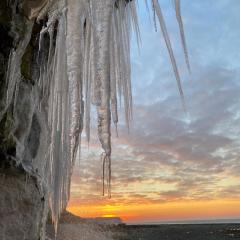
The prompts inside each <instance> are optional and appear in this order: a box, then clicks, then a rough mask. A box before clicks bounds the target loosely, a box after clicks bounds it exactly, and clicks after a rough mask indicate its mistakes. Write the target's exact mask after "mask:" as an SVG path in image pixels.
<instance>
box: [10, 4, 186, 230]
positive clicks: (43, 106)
mask: <svg viewBox="0 0 240 240" xmlns="http://www.w3.org/2000/svg"><path fill="white" fill-rule="evenodd" d="M145 1H146V3H147V0H145ZM174 3H175V10H176V16H177V21H178V23H179V27H180V33H181V37H182V44H183V49H184V53H185V57H186V63H187V66H188V68H189V70H190V64H189V60H188V54H187V47H186V41H185V36H184V31H183V23H182V19H181V14H180V0H175V1H174ZM152 6H153V12H154V20H156V19H155V18H156V17H157V18H158V20H159V23H160V27H161V30H162V33H163V37H164V40H165V42H166V46H167V49H168V52H169V56H170V59H171V62H172V66H173V70H174V73H175V76H176V80H177V83H178V87H179V91H180V95H181V98H182V102H183V104H184V98H183V90H182V87H181V82H180V75H179V71H178V67H177V63H176V60H175V57H174V53H173V50H172V46H171V41H170V38H169V35H168V32H167V28H166V24H165V21H164V17H163V14H162V11H161V7H160V5H159V2H158V0H152ZM46 14H47V15H48V22H47V23H46V26H45V27H44V28H43V29H42V31H41V33H40V41H39V55H41V52H42V51H43V50H44V49H43V48H44V46H46V44H44V41H46V35H47V36H48V38H47V41H49V42H50V43H49V49H48V61H47V63H45V64H43V65H42V66H41V71H40V77H39V81H38V86H39V89H40V92H41V103H40V106H39V108H40V110H41V111H44V112H46V115H47V122H48V124H47V125H48V130H49V136H50V145H49V148H48V151H47V153H46V158H47V161H48V166H47V167H48V168H49V170H48V169H47V171H46V172H49V174H47V175H48V176H47V177H48V181H49V182H48V185H50V186H51V191H50V196H49V198H50V207H51V211H52V218H53V221H54V223H55V226H57V222H58V218H59V216H60V213H61V211H62V210H63V209H64V208H65V207H66V204H67V201H68V199H69V188H70V178H71V174H72V168H73V165H74V162H75V159H76V154H77V150H78V148H79V146H80V138H81V132H82V129H83V125H84V127H85V130H86V136H87V140H88V141H89V140H90V127H91V126H90V112H91V105H94V106H95V107H96V109H97V115H98V136H99V140H100V143H101V146H102V149H103V153H102V162H103V194H105V184H106V185H107V190H108V191H107V193H108V196H109V197H110V196H111V190H110V187H111V121H112V122H113V123H114V124H115V126H116V130H117V124H118V103H119V102H121V101H122V100H123V103H124V108H125V118H126V123H127V126H128V127H129V121H130V120H131V117H132V95H131V81H130V76H131V69H130V65H131V64H130V36H131V32H132V30H133V31H134V32H135V33H136V36H137V39H138V42H140V32H139V27H138V18H137V10H136V0H132V1H130V0H101V1H100V0H55V1H54V0H49V1H48V3H46V5H45V7H44V8H43V9H42V11H41V12H40V13H39V15H38V20H40V19H41V18H42V17H43V16H44V15H46ZM155 15H156V17H155ZM155 26H157V24H156V23H155ZM10 63H11V62H10ZM9 84H10V85H9V87H10V90H9V91H8V96H10V97H11V96H12V95H13V93H12V88H13V87H12V76H11V75H9ZM121 97H122V99H121ZM8 101H9V99H8Z"/></svg>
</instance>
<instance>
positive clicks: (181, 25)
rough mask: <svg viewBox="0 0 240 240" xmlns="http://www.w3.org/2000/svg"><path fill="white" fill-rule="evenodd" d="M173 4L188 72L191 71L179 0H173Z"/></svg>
mask: <svg viewBox="0 0 240 240" xmlns="http://www.w3.org/2000/svg"><path fill="white" fill-rule="evenodd" d="M174 6H175V11H176V18H177V21H178V25H179V31H180V35H181V42H182V47H183V51H184V56H185V61H186V65H187V68H188V71H189V73H191V67H190V62H189V57H188V50H187V43H186V38H185V33H184V27H183V21H182V14H181V0H174Z"/></svg>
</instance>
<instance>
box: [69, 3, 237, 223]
mask: <svg viewBox="0 0 240 240" xmlns="http://www.w3.org/2000/svg"><path fill="white" fill-rule="evenodd" d="M143 2H144V1H139V5H140V6H139V15H140V26H141V31H142V46H141V54H140V55H139V51H138V47H137V44H136V39H133V40H132V53H131V61H132V67H133V68H132V80H133V86H132V89H133V99H134V107H133V110H134V113H133V116H134V119H133V122H132V124H131V127H130V133H128V130H127V128H126V126H125V124H124V113H123V112H121V110H120V124H119V126H118V128H119V138H116V137H115V136H116V134H115V130H114V128H113V129H112V198H111V199H107V198H106V197H103V196H102V162H101V160H100V156H101V153H102V150H101V148H100V147H99V145H100V144H99V141H98V138H97V136H96V135H97V133H96V132H97V130H96V126H95V125H94V124H93V125H92V136H91V141H90V143H89V147H88V143H87V142H86V140H85V139H84V138H83V140H82V149H81V159H80V163H78V164H77V166H76V167H75V169H74V174H73V178H72V186H71V200H70V203H69V206H68V210H69V211H70V212H72V213H74V214H76V215H79V216H81V217H101V216H104V217H111V216H112V217H115V216H118V217H121V218H122V219H123V221H125V222H127V223H143V222H159V221H165V222H166V221H184V220H200V219H201V220H203V219H209V220H212V219H237V218H240V160H239V156H240V140H239V139H240V130H239V125H240V124H239V123H240V97H239V96H240V51H239V50H238V49H239V39H240V31H239V27H238V25H237V23H239V22H240V14H239V9H240V1H238V0H235V1H232V2H233V4H229V1H225V0H223V1H222V0H221V1H213V0H207V1H205V0H202V1H182V15H183V18H184V24H185V31H186V38H187V42H188V50H189V55H190V62H191V67H192V74H191V75H189V74H188V72H187V71H186V66H185V65H184V64H185V63H184V61H183V52H182V48H181V45H179V42H180V40H179V36H178V26H177V23H176V19H175V15H174V11H173V9H172V5H171V4H170V2H171V1H162V2H163V8H164V13H165V14H166V19H167V24H168V27H169V32H170V36H171V38H172V41H173V44H174V51H175V52H176V59H177V61H178V64H179V68H180V71H181V76H182V82H183V89H184V93H185V98H186V105H187V113H185V112H184V111H183V109H182V106H181V100H180V97H179V93H178V90H177V86H176V82H175V79H174V75H173V72H172V69H171V65H170V62H169V57H168V54H167V51H166V49H165V45H164V43H163V41H162V39H161V35H160V33H159V32H155V30H154V28H153V27H152V25H153V24H152V23H151V22H149V19H148V16H147V14H146V11H145V7H144V6H143ZM93 122H94V121H93Z"/></svg>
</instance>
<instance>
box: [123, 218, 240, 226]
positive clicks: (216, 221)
mask: <svg viewBox="0 0 240 240" xmlns="http://www.w3.org/2000/svg"><path fill="white" fill-rule="evenodd" d="M124 223H125V224H126V225H127V226H132V225H142V226H144V225H198V224H240V219H239V218H238V219H212V220H185V221H160V222H133V223H126V222H124Z"/></svg>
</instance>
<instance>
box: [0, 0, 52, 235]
mask: <svg viewBox="0 0 240 240" xmlns="http://www.w3.org/2000/svg"><path fill="white" fill-rule="evenodd" d="M30 2H34V1H30ZM41 2H43V1H41ZM26 4H27V2H26V1H20V0H19V1H8V0H1V2H0V193H1V194H0V239H5V240H15V239H16V240H17V239H19V240H20V239H21V240H23V239H29V240H30V239H31V240H35V239H36V240H38V239H39V238H40V235H44V229H43V226H44V219H43V216H44V215H46V213H45V212H46V211H48V206H47V205H48V204H47V201H46V191H45V189H44V184H42V183H41V181H42V180H43V179H42V176H43V174H42V172H41V171H43V169H44V168H45V167H46V162H45V160H44V157H42V156H41V154H40V152H41V153H42V152H44V149H46V144H47V143H46V142H45V143H44V141H41V138H44V137H45V135H46V132H47V131H46V122H45V121H44V119H43V118H44V114H43V113H42V112H41V111H40V110H39V108H38V106H39V105H38V103H39V99H40V97H39V91H38V89H37V79H38V75H39V66H38V63H37V57H36V56H37V54H38V41H39V33H40V30H41V28H42V25H43V24H44V20H42V21H41V22H40V23H36V21H35V20H34V19H33V15H34V14H33V13H31V18H32V20H29V18H28V16H27V15H26V14H28V11H29V6H28V7H27V5H26ZM35 5H36V4H35ZM42 55H44V53H42ZM42 58H44V56H42ZM16 90H17V91H16ZM41 175H42V176H41Z"/></svg>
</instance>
